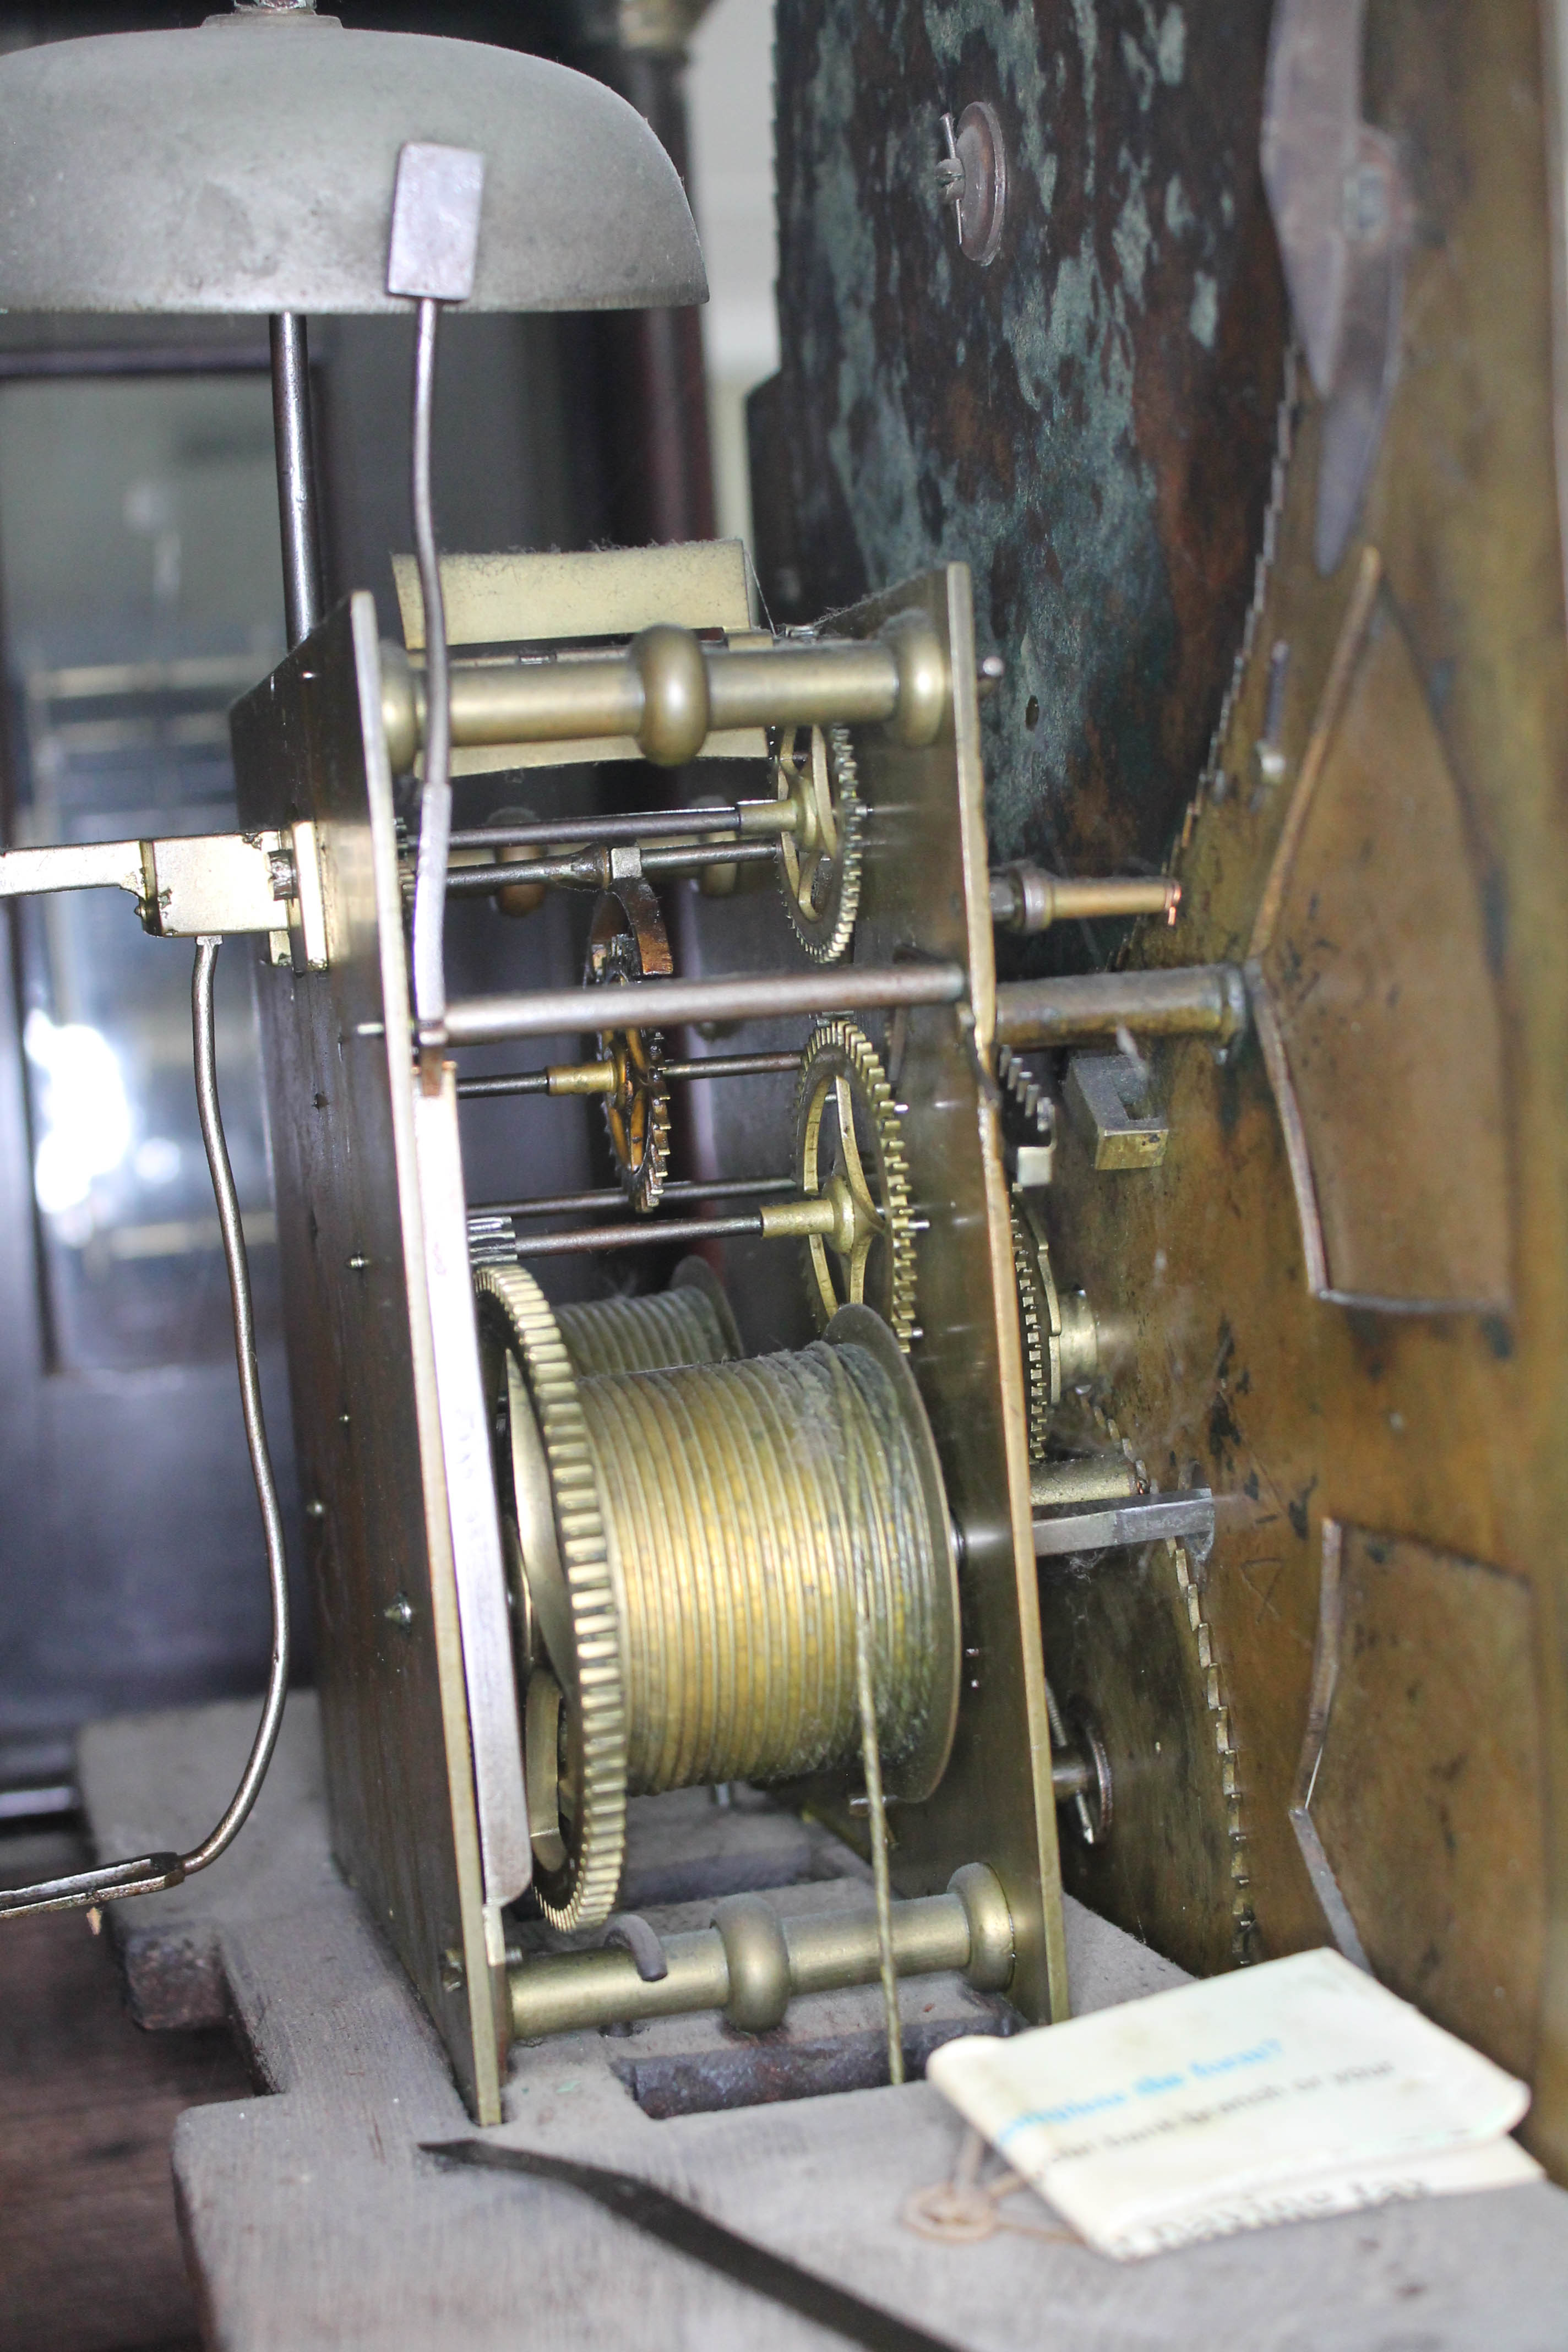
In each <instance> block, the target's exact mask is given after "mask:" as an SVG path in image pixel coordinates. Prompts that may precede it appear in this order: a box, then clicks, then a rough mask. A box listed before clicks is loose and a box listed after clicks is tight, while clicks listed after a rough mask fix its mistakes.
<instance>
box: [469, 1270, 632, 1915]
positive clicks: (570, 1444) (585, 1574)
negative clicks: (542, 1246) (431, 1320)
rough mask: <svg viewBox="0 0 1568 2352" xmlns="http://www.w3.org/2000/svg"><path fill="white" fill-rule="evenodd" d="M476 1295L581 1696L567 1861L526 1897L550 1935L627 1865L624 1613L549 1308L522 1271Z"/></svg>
mask: <svg viewBox="0 0 1568 2352" xmlns="http://www.w3.org/2000/svg"><path fill="white" fill-rule="evenodd" d="M474 1287H475V1290H476V1292H477V1294H478V1297H479V1302H480V1310H481V1312H482V1313H488V1314H490V1315H494V1316H499V1318H500V1319H501V1321H502V1323H503V1324H504V1326H505V1335H506V1343H507V1346H508V1348H509V1349H510V1351H511V1354H512V1356H513V1358H514V1359H515V1360H516V1362H517V1365H518V1368H519V1370H521V1374H522V1378H523V1383H524V1386H525V1387H526V1389H527V1391H528V1396H529V1402H530V1403H531V1405H532V1408H533V1413H534V1418H535V1420H536V1421H537V1423H538V1424H539V1434H540V1437H541V1440H542V1444H543V1446H544V1456H545V1461H546V1463H547V1465H549V1472H550V1493H551V1501H552V1507H553V1510H554V1514H555V1528H556V1538H557V1542H558V1544H559V1547H560V1552H561V1561H562V1566H563V1569H564V1570H565V1575H566V1583H567V1589H568V1591H569V1593H570V1595H571V1601H572V1631H573V1641H574V1647H575V1650H576V1661H575V1664H576V1673H575V1675H574V1676H571V1677H568V1676H566V1675H564V1674H563V1671H562V1669H563V1661H562V1660H560V1659H557V1660H554V1661H553V1662H552V1663H553V1664H554V1665H555V1667H556V1672H557V1679H558V1680H560V1681H561V1682H562V1685H563V1689H564V1688H565V1686H566V1683H567V1681H568V1680H569V1679H570V1680H571V1681H574V1683H575V1685H576V1687H577V1690H578V1692H579V1693H580V1698H579V1699H578V1700H576V1701H573V1700H571V1699H564V1700H563V1705H564V1706H566V1707H567V1708H568V1709H569V1710H570V1709H572V1708H573V1707H574V1706H576V1708H577V1709H578V1711H579V1718H580V1719H579V1723H578V1725H577V1727H576V1729H577V1733H578V1737H579V1740H580V1746H581V1754H582V1786H581V1789H580V1790H579V1792H578V1803H577V1816H576V1819H575V1821H574V1822H572V1824H571V1825H570V1828H568V1825H567V1824H566V1822H564V1821H563V1822H562V1836H563V1840H564V1843H565V1846H566V1860H565V1862H564V1863H563V1865H562V1866H561V1868H560V1869H559V1870H558V1871H538V1870H536V1872H535V1874H534V1880H533V1885H534V1892H535V1894H536V1895H538V1897H539V1900H540V1906H541V1908H542V1910H543V1913H544V1916H545V1917H546V1918H547V1919H548V1920H549V1922H550V1924H551V1926H552V1927H559V1928H561V1929H563V1930H568V1929H571V1928H574V1927H599V1926H601V1925H602V1924H603V1922H604V1921H605V1920H606V1919H607V1918H608V1917H609V1916H610V1914H611V1913H612V1912H613V1911H614V1909H615V1907H616V1893H617V1891H618V1889H619V1886H620V1883H621V1870H622V1865H623V1863H624V1861H625V1857H626V1682H625V1672H624V1666H623V1661H622V1642H621V1622H620V1609H619V1606H618V1603H617V1600H616V1583H615V1576H614V1573H613V1570H612V1569H611V1565H610V1554H609V1544H608V1541H607V1539H606V1537H605V1519H604V1512H603V1509H602V1507H601V1505H600V1501H599V1487H598V1480H597V1477H596V1475H595V1469H594V1455H593V1449H592V1447H591V1445H590V1443H589V1438H588V1424H587V1422H586V1421H585V1419H584V1414H583V1408H582V1406H581V1404H580V1403H579V1402H578V1400H577V1381H576V1376H575V1374H574V1371H573V1370H572V1365H571V1360H570V1359H569V1357H568V1356H567V1353H566V1349H565V1345H564V1342H563V1339H562V1337H561V1333H560V1330H559V1329H558V1328H557V1326H556V1321H555V1318H554V1316H553V1315H552V1312H551V1309H550V1306H549V1303H548V1301H547V1300H546V1298H545V1297H544V1294H543V1292H542V1290H541V1289H540V1287H539V1285H538V1284H537V1283H536V1282H535V1281H534V1279H533V1277H532V1276H531V1275H530V1274H525V1273H524V1272H523V1270H522V1268H521V1266H516V1265H512V1266H500V1265H489V1266H484V1267H481V1268H480V1270H479V1273H478V1274H477V1275H476V1276H475V1278H474Z"/></svg>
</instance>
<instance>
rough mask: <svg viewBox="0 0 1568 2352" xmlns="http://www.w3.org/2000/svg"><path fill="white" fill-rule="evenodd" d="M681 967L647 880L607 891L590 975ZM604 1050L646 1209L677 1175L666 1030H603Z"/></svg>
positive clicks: (622, 1152) (608, 1125)
mask: <svg viewBox="0 0 1568 2352" xmlns="http://www.w3.org/2000/svg"><path fill="white" fill-rule="evenodd" d="M673 970H674V964H673V961H672V959H671V956H670V952H669V941H668V938H667V936H666V933H665V929H664V921H663V919H662V917H661V916H660V914H659V911H658V900H657V899H656V898H655V897H654V894H653V892H652V890H651V889H650V888H649V887H648V886H647V883H646V882H634V883H629V884H626V885H623V887H621V888H620V889H619V890H616V891H614V892H607V893H606V894H605V897H604V898H601V900H600V901H599V905H598V907H597V908H595V916H594V926H593V931H592V934H591V937H590V941H589V950H588V978H589V980H590V982H595V983H596V984H598V985H601V986H607V987H615V986H617V985H619V984H622V983H624V982H629V981H640V980H653V979H668V977H669V975H670V973H671V971H673ZM597 1050H598V1057H599V1059H600V1060H601V1061H602V1062H609V1063H611V1064H612V1065H613V1066H614V1068H615V1073H616V1086H615V1091H614V1093H613V1094H608V1095H605V1097H604V1106H605V1130H606V1132H607V1134H608V1136H609V1139H610V1150H611V1151H612V1152H613V1153H614V1155H615V1161H616V1171H617V1172H618V1174H619V1176H620V1180H621V1189H622V1191H623V1192H625V1193H626V1198H627V1200H628V1201H629V1202H630V1203H631V1206H632V1208H633V1210H634V1211H635V1212H636V1213H637V1215H638V1216H646V1215H647V1213H648V1211H649V1210H650V1209H656V1208H657V1207H658V1203H659V1202H660V1200H661V1199H662V1198H663V1196H664V1188H665V1184H666V1182H667V1181H668V1175H669V1087H668V1081H667V1080H666V1078H665V1076H664V1073H663V1069H662V1066H661V1065H662V1063H663V1060H664V1033H663V1031H662V1030H659V1029H603V1030H601V1031H600V1033H599V1036H598V1041H597Z"/></svg>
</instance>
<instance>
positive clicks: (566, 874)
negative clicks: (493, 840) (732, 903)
mask: <svg viewBox="0 0 1568 2352" xmlns="http://www.w3.org/2000/svg"><path fill="white" fill-rule="evenodd" d="M777 856H778V847H777V845H776V843H774V842H772V841H738V842H733V843H730V842H713V843H711V844H708V843H701V844H700V843H697V842H692V843H690V844H689V845H685V846H681V845H672V846H671V847H669V848H668V849H647V850H645V851H644V852H643V855H642V857H641V859H640V861H639V862H640V865H641V867H642V871H643V872H644V873H645V874H699V873H700V872H701V871H702V869H703V867H704V866H771V865H772V864H773V860H774V859H775V858H776V857H777ZM610 880H611V875H610V872H609V859H608V856H607V855H606V854H605V852H604V851H603V850H600V849H589V850H584V852H583V853H582V854H581V855H580V856H576V857H535V858H529V859H525V860H522V861H521V862H520V863H518V864H517V865H509V866H453V867H452V868H451V870H450V871H449V872H448V874H447V895H448V897H453V898H457V897H461V898H482V897H484V896H486V895H487V894H488V893H489V892H490V891H492V890H505V889H507V888H509V887H510V885H511V884H513V883H514V882H548V883H552V884H554V885H555V886H556V887H561V886H564V887H566V888H568V889H577V890H603V889H604V888H605V887H606V886H607V884H608V883H609V882H610Z"/></svg>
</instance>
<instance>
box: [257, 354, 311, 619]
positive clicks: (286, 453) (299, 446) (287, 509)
mask: <svg viewBox="0 0 1568 2352" xmlns="http://www.w3.org/2000/svg"><path fill="white" fill-rule="evenodd" d="M268 339H269V341H270V345H271V352H272V432H273V438H274V441H275V444H276V446H277V453H278V520H279V526H280V528H281V530H282V535H283V625H284V632H285V634H286V635H287V637H288V639H289V646H297V645H298V644H299V643H300V639H301V638H302V637H308V636H309V635H310V632H311V630H312V629H313V628H314V627H315V625H316V624H317V622H318V621H319V620H320V619H321V521H320V515H319V510H318V506H317V499H316V467H315V452H314V447H313V444H312V439H311V433H310V348H309V345H308V342H307V341H306V333H305V321H304V320H303V319H302V318H301V317H300V314H299V313H298V311H295V310H280V311H279V312H278V313H277V315H276V316H275V317H274V318H273V319H272V320H271V321H270V322H269V338H268Z"/></svg>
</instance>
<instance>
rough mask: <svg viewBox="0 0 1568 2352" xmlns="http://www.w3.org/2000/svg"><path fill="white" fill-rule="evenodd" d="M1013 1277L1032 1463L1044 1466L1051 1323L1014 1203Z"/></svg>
mask: <svg viewBox="0 0 1568 2352" xmlns="http://www.w3.org/2000/svg"><path fill="white" fill-rule="evenodd" d="M1012 1218H1013V1273H1014V1276H1015V1279H1016V1282H1017V1285H1018V1333H1019V1337H1020V1339H1022V1340H1023V1343H1024V1401H1025V1404H1026V1408H1027V1419H1028V1424H1029V1459H1030V1461H1031V1462H1043V1461H1044V1459H1045V1454H1046V1440H1047V1437H1048V1436H1049V1434H1050V1427H1051V1368H1050V1354H1049V1331H1050V1322H1049V1318H1048V1316H1047V1318H1046V1319H1045V1320H1044V1321H1042V1319H1041V1305H1042V1301H1041V1298H1040V1293H1039V1285H1038V1280H1037V1272H1036V1260H1035V1253H1034V1249H1033V1246H1032V1244H1031V1242H1030V1237H1029V1234H1028V1232H1027V1229H1026V1226H1025V1223H1024V1217H1023V1212H1022V1211H1021V1209H1020V1208H1019V1206H1018V1202H1017V1201H1016V1199H1015V1200H1014V1202H1013V1203H1012Z"/></svg>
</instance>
